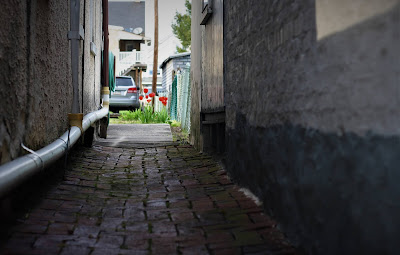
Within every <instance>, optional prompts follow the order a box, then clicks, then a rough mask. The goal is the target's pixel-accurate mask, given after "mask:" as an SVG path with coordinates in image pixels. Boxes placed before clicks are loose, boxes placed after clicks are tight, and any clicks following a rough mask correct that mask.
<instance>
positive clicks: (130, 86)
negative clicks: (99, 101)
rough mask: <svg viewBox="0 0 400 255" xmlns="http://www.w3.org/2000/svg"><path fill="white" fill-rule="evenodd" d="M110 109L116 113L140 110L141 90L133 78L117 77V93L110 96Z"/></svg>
mask: <svg viewBox="0 0 400 255" xmlns="http://www.w3.org/2000/svg"><path fill="white" fill-rule="evenodd" d="M110 108H111V110H112V111H114V112H118V111H119V110H121V109H132V108H139V88H138V87H136V84H135V81H134V80H133V79H132V77H131V76H117V77H116V79H115V91H114V92H111V96H110Z"/></svg>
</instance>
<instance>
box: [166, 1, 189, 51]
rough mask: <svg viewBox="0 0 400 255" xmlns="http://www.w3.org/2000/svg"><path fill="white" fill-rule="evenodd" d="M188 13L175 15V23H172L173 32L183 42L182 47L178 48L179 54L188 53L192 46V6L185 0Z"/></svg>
mask: <svg viewBox="0 0 400 255" xmlns="http://www.w3.org/2000/svg"><path fill="white" fill-rule="evenodd" d="M185 6H186V13H185V14H182V13H179V12H176V13H175V22H174V23H172V25H171V26H172V32H173V33H174V35H175V36H176V37H177V38H178V39H179V40H180V41H181V44H182V47H178V46H177V47H176V50H177V51H178V52H179V53H182V52H187V51H188V50H189V49H190V44H191V30H190V29H191V24H192V18H191V17H192V4H191V3H190V1H189V0H185Z"/></svg>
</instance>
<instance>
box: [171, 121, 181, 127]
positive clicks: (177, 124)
mask: <svg viewBox="0 0 400 255" xmlns="http://www.w3.org/2000/svg"><path fill="white" fill-rule="evenodd" d="M170 124H171V127H180V126H181V123H180V122H179V121H176V120H173V121H171V123H170Z"/></svg>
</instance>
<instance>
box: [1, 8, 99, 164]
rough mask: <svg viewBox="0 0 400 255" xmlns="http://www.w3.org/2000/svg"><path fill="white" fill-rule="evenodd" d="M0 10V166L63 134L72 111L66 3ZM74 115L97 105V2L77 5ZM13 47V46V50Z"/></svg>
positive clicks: (68, 21)
mask: <svg viewBox="0 0 400 255" xmlns="http://www.w3.org/2000/svg"><path fill="white" fill-rule="evenodd" d="M2 6H3V8H1V10H0V22H1V24H2V27H1V29H0V30H1V33H0V52H1V53H0V70H1V71H0V76H1V79H0V94H1V96H2V98H3V100H2V101H1V103H0V104H1V107H0V118H1V121H0V160H1V164H3V163H5V162H7V161H10V160H13V159H15V158H17V157H19V156H21V155H23V154H25V153H26V152H25V151H24V150H23V149H22V147H21V143H23V144H25V145H26V146H27V147H29V148H31V149H33V150H37V149H39V148H41V147H44V146H46V145H48V144H49V143H51V142H53V141H54V140H55V139H57V138H58V137H59V136H60V135H62V134H63V133H64V132H65V131H66V130H67V129H68V113H71V109H72V97H73V89H72V78H71V76H72V71H71V49H70V42H69V39H68V36H67V35H68V32H69V31H70V17H69V15H70V1H52V0H50V1H5V2H3V3H2ZM80 13H81V15H80V16H81V18H80V22H79V23H80V25H81V28H82V29H81V30H82V32H84V33H81V36H82V38H81V40H80V43H79V44H80V46H79V67H78V70H79V75H78V83H79V92H78V93H79V110H80V112H82V113H84V114H86V113H88V112H92V111H94V110H97V109H98V108H99V106H100V76H101V74H100V69H101V50H102V20H103V18H102V5H101V1H80ZM16 45H18V47H16Z"/></svg>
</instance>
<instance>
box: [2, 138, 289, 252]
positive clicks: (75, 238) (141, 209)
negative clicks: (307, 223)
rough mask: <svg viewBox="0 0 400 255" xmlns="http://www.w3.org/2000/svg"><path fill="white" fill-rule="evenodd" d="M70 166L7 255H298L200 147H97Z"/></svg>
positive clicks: (14, 235)
mask: <svg viewBox="0 0 400 255" xmlns="http://www.w3.org/2000/svg"><path fill="white" fill-rule="evenodd" d="M71 160H72V162H73V163H72V164H71V167H70V169H69V170H67V171H66V173H65V177H64V180H63V181H61V182H60V183H59V184H57V185H56V186H55V187H54V188H52V189H51V190H50V191H49V192H48V193H47V194H46V195H45V198H44V199H43V200H42V201H41V203H39V204H38V205H37V206H36V207H35V208H33V209H32V210H31V211H30V212H29V213H27V214H26V215H25V217H24V218H21V219H19V222H20V224H18V225H17V226H15V227H14V228H12V230H11V232H10V238H9V239H8V241H7V243H6V244H5V246H3V247H2V248H1V250H0V251H1V253H2V254H74V255H79V254H91V255H95V254H281V255H283V254H296V251H295V249H294V248H292V246H290V245H289V244H288V243H287V242H285V240H284V237H283V235H282V234H281V233H280V232H279V231H278V230H277V228H275V226H276V223H275V222H274V221H272V220H271V219H270V218H269V217H267V216H266V215H265V214H264V213H263V212H262V210H261V208H260V207H258V206H257V205H256V204H255V203H254V202H253V201H252V200H251V199H249V198H247V197H246V196H245V195H244V194H243V193H242V192H241V191H239V187H237V186H236V185H234V184H233V183H232V182H231V181H230V180H229V178H228V177H227V175H226V172H225V171H224V170H223V169H222V168H221V167H220V165H219V164H217V163H216V162H215V161H214V160H213V159H212V158H211V157H209V156H207V155H205V154H201V153H198V152H196V151H195V150H194V149H193V148H192V147H191V146H183V145H163V146H159V147H153V148H141V149H140V148H121V147H106V146H102V145H99V144H97V145H95V146H93V147H92V148H90V149H88V148H78V149H75V150H74V152H73V153H72V155H71Z"/></svg>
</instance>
